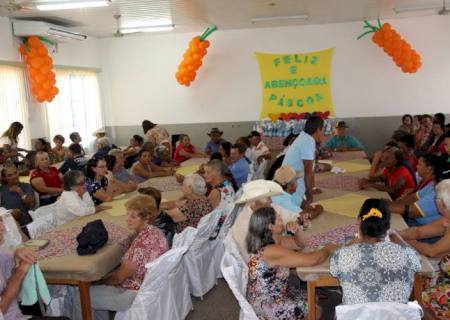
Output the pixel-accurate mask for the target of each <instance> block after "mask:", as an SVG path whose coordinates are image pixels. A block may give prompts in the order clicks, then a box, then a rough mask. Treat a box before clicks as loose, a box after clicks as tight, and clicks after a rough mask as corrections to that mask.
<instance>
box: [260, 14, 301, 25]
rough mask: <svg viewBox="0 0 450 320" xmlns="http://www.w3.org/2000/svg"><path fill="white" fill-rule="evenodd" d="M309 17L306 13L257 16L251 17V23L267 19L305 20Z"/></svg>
mask: <svg viewBox="0 0 450 320" xmlns="http://www.w3.org/2000/svg"><path fill="white" fill-rule="evenodd" d="M308 18H309V16H308V15H306V14H301V15H296V16H274V17H259V18H252V20H251V22H252V23H257V22H267V21H279V20H307V19H308Z"/></svg>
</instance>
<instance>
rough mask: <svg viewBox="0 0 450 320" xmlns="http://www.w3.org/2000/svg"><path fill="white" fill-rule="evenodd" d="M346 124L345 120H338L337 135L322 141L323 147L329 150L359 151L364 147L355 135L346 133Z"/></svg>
mask: <svg viewBox="0 0 450 320" xmlns="http://www.w3.org/2000/svg"><path fill="white" fill-rule="evenodd" d="M347 128H348V127H347V125H346V123H345V121H339V122H338V125H337V127H336V129H337V135H336V136H333V137H331V139H330V140H328V141H327V142H325V143H324V145H323V146H324V148H325V149H329V150H331V151H339V152H343V151H360V150H363V149H364V147H363V145H362V144H361V142H359V141H358V139H356V138H355V137H353V136H351V135H348V134H346V129H347Z"/></svg>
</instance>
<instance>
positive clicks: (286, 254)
mask: <svg viewBox="0 0 450 320" xmlns="http://www.w3.org/2000/svg"><path fill="white" fill-rule="evenodd" d="M287 228H288V230H289V231H290V232H292V233H294V235H295V236H293V237H292V236H290V237H285V236H283V231H284V225H283V221H282V220H281V218H280V216H279V215H278V214H277V213H276V212H275V210H274V209H273V208H271V207H265V208H260V209H257V210H255V211H254V212H253V214H252V216H251V218H250V224H249V228H248V235H247V248H248V251H249V253H251V256H250V260H249V262H248V269H249V271H248V285H247V299H248V301H249V303H250V304H251V305H252V307H253V309H254V310H255V312H256V314H257V316H258V318H259V319H264V320H272V319H273V320H275V319H277V320H278V319H286V320H295V319H306V318H307V302H306V301H307V296H306V292H305V291H304V290H301V289H300V288H295V287H291V286H289V285H288V277H289V268H295V267H300V266H313V265H316V264H320V263H322V262H323V261H324V260H325V259H327V258H328V256H329V254H330V253H331V252H332V251H333V250H334V249H335V246H334V245H326V246H325V248H324V249H323V250H320V251H315V252H309V253H304V252H298V251H295V250H292V249H290V248H293V247H297V246H298V245H300V244H297V245H295V244H296V243H297V241H300V239H301V237H302V236H303V235H302V231H301V230H300V229H299V228H298V225H297V223H296V222H293V223H288V226H287ZM316 310H317V315H316V316H317V318H320V313H321V311H320V308H317V309H316Z"/></svg>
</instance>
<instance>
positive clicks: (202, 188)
mask: <svg viewBox="0 0 450 320" xmlns="http://www.w3.org/2000/svg"><path fill="white" fill-rule="evenodd" d="M183 184H184V185H186V186H189V187H191V188H192V192H194V193H195V194H198V195H200V196H204V195H205V194H206V191H207V190H206V182H205V180H204V179H203V177H202V176H201V175H199V174H198V173H194V174H190V175H188V176H187V177H186V178H184V182H183Z"/></svg>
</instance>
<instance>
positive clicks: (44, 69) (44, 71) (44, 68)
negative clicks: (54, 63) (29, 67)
mask: <svg viewBox="0 0 450 320" xmlns="http://www.w3.org/2000/svg"><path fill="white" fill-rule="evenodd" d="M51 71H52V68H51V67H50V66H47V65H43V66H42V67H41V68H40V69H39V72H40V73H42V74H44V75H45V76H46V77H47V74H49V73H50V72H51Z"/></svg>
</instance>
